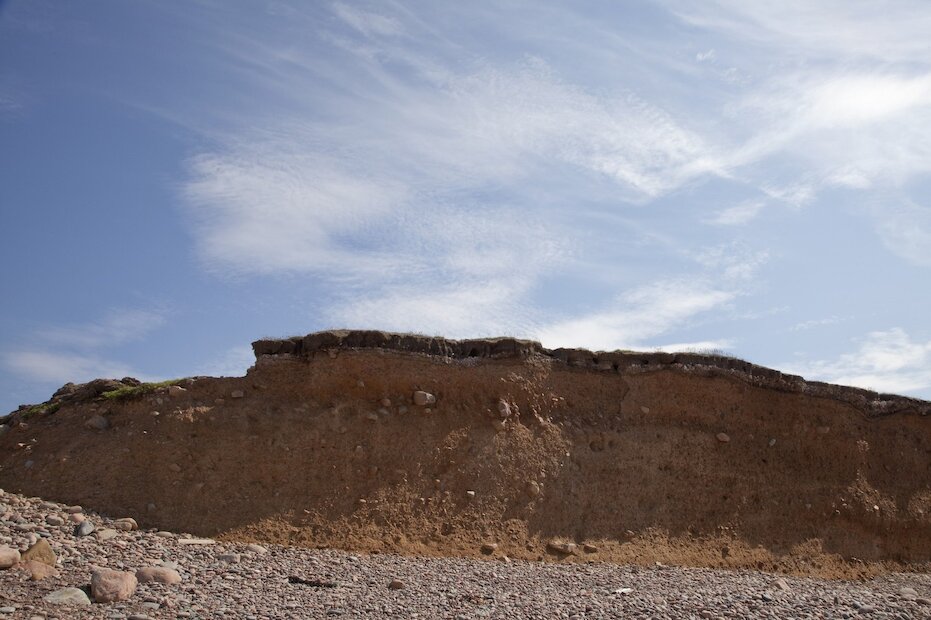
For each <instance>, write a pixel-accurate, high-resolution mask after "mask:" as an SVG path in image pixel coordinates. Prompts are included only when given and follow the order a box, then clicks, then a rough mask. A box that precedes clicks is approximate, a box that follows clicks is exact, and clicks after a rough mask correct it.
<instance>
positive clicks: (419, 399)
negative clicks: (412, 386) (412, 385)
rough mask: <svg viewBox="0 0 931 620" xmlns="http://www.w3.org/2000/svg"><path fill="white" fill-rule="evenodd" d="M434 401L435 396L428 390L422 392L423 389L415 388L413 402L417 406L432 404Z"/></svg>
mask: <svg viewBox="0 0 931 620" xmlns="http://www.w3.org/2000/svg"><path fill="white" fill-rule="evenodd" d="M435 402H436V396H434V395H433V394H431V393H430V392H424V391H423V390H417V391H416V392H414V404H415V405H417V406H418V407H425V406H426V405H432V404H434V403H435Z"/></svg>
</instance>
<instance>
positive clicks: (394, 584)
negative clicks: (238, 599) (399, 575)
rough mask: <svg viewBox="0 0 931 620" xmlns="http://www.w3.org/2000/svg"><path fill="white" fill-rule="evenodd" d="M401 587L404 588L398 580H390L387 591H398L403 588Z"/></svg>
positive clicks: (402, 583)
mask: <svg viewBox="0 0 931 620" xmlns="http://www.w3.org/2000/svg"><path fill="white" fill-rule="evenodd" d="M403 587H404V582H403V581H401V580H400V579H392V580H391V581H390V582H389V583H388V589H389V590H400V589H401V588H403Z"/></svg>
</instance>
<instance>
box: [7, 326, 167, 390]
mask: <svg viewBox="0 0 931 620" xmlns="http://www.w3.org/2000/svg"><path fill="white" fill-rule="evenodd" d="M165 320H166V314H165V312H164V311H160V310H159V311H157V310H145V309H131V308H130V309H127V308H122V309H114V310H111V311H110V312H108V313H107V314H106V316H105V317H104V318H103V319H101V320H99V321H95V322H91V323H86V324H84V325H70V326H55V327H46V328H42V329H39V330H37V331H36V332H35V333H34V334H33V335H32V336H31V338H30V340H31V342H29V344H27V345H26V346H19V347H11V348H10V349H8V350H7V351H4V352H2V353H0V361H2V364H3V366H4V367H6V368H7V369H8V370H9V371H10V372H12V373H14V374H16V375H19V376H21V377H25V378H27V379H29V380H31V381H36V382H40V383H53V382H60V383H65V382H67V381H72V382H83V381H88V380H90V379H94V378H97V377H116V378H120V377H125V376H135V377H137V378H148V377H147V376H146V375H144V374H142V373H140V372H139V371H138V370H134V369H133V368H132V365H130V364H127V363H124V362H121V361H118V360H114V359H111V358H110V356H109V355H108V354H107V353H106V352H107V351H112V349H113V348H114V347H116V346H119V345H122V344H125V343H127V342H132V341H135V340H139V339H141V338H144V337H146V336H147V335H149V334H150V333H151V332H152V331H154V330H156V329H158V328H159V327H161V326H162V325H163V324H164V323H165Z"/></svg>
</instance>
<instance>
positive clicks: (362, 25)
mask: <svg viewBox="0 0 931 620" xmlns="http://www.w3.org/2000/svg"><path fill="white" fill-rule="evenodd" d="M333 12H335V13H336V15H337V16H338V17H339V18H340V19H342V20H343V21H344V22H346V23H347V24H349V25H350V26H352V27H353V28H355V29H356V30H358V31H359V32H361V33H362V34H364V35H366V36H373V35H381V36H396V35H399V34H401V33H402V32H403V31H404V28H403V26H402V25H401V22H399V21H398V20H396V19H394V18H392V17H386V16H384V15H379V14H378V13H372V12H371V11H363V10H361V9H358V8H355V7H351V6H349V5H348V4H344V3H342V2H337V3H335V4H334V5H333Z"/></svg>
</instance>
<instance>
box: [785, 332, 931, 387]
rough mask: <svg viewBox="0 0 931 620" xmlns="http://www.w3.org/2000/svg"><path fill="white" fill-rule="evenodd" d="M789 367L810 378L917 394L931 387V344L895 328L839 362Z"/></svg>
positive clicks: (873, 335) (865, 342)
mask: <svg viewBox="0 0 931 620" xmlns="http://www.w3.org/2000/svg"><path fill="white" fill-rule="evenodd" d="M786 366H787V367H788V368H789V369H790V371H791V372H795V373H797V374H801V375H803V376H805V377H806V378H809V379H821V380H824V381H830V382H832V383H839V384H842V385H852V386H856V387H862V388H867V389H872V390H878V391H882V392H916V391H919V390H926V389H928V388H929V387H931V341H929V342H925V343H923V342H915V341H914V340H913V339H912V338H911V337H910V336H909V335H908V333H907V332H906V331H905V330H903V329H901V328H898V327H895V328H892V329H889V330H886V331H875V332H870V333H869V334H867V335H866V336H865V337H864V338H863V339H862V340H861V341H860V346H859V348H858V349H857V351H855V352H853V353H844V354H842V355H840V356H839V357H838V358H837V359H836V360H833V361H830V360H818V361H813V362H809V363H806V364H795V365H792V364H787V365H786Z"/></svg>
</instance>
